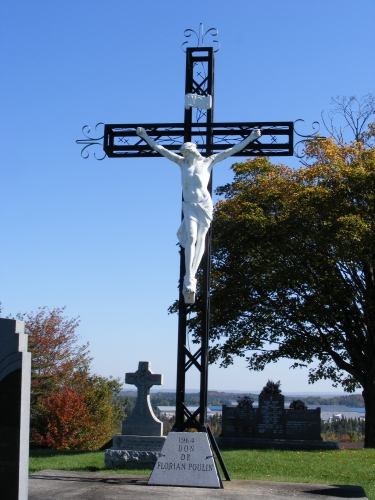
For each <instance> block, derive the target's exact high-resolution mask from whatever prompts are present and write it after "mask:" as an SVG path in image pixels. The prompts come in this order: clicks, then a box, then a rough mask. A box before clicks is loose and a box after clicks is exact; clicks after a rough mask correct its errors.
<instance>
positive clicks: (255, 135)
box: [213, 129, 262, 163]
mask: <svg viewBox="0 0 375 500" xmlns="http://www.w3.org/2000/svg"><path fill="white" fill-rule="evenodd" d="M261 135H262V132H261V131H260V130H259V129H255V130H253V131H252V132H251V134H250V135H249V137H246V139H244V140H243V141H241V142H239V143H238V144H235V145H234V146H233V147H232V148H229V149H226V150H225V151H223V152H222V153H218V154H217V155H216V156H215V159H214V161H213V163H218V162H219V161H223V160H225V159H226V158H229V156H232V155H234V154H236V153H238V152H239V151H242V150H243V149H244V148H245V147H246V146H247V145H248V144H250V142H253V141H255V139H258V138H259V137H260V136H261Z"/></svg>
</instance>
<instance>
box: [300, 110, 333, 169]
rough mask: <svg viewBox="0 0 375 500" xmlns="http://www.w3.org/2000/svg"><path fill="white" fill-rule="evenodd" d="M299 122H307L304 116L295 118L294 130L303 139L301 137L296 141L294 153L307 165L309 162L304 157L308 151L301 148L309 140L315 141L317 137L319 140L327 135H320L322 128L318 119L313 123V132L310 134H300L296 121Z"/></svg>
mask: <svg viewBox="0 0 375 500" xmlns="http://www.w3.org/2000/svg"><path fill="white" fill-rule="evenodd" d="M297 122H302V123H306V122H305V120H303V119H302V118H298V120H295V122H294V124H293V132H294V133H295V134H296V135H298V136H299V137H302V139H300V140H299V141H298V142H296V143H295V145H294V148H293V154H294V156H295V157H296V158H298V159H299V160H300V162H301V163H302V165H304V166H305V167H307V165H308V163H307V162H306V161H305V160H304V158H305V157H306V153H305V151H304V149H302V150H301V148H303V146H304V145H305V144H306V143H307V142H310V141H314V140H316V139H317V140H325V139H326V137H321V136H318V134H319V130H320V123H319V122H318V121H314V122H313V123H312V129H313V132H312V133H310V134H307V135H305V134H300V133H299V132H297V130H296V123H297Z"/></svg>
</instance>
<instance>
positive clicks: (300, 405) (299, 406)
mask: <svg viewBox="0 0 375 500" xmlns="http://www.w3.org/2000/svg"><path fill="white" fill-rule="evenodd" d="M289 408H290V409H291V410H307V406H306V405H305V403H304V401H302V400H301V399H295V400H294V401H292V402H291V403H290V405H289Z"/></svg>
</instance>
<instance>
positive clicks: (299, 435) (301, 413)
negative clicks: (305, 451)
mask: <svg viewBox="0 0 375 500" xmlns="http://www.w3.org/2000/svg"><path fill="white" fill-rule="evenodd" d="M320 425H321V424H320V408H316V409H315V410H292V409H289V410H285V438H286V439H306V440H310V441H311V440H316V441H322V437H321V435H320Z"/></svg>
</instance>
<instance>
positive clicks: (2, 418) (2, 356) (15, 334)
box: [0, 318, 31, 500]
mask: <svg viewBox="0 0 375 500" xmlns="http://www.w3.org/2000/svg"><path fill="white" fill-rule="evenodd" d="M27 340H28V337H27V335H26V334H25V333H24V322H23V321H16V320H13V319H3V318H0V498H3V499H4V500H27V497H28V480H29V471H28V466H29V426H30V380H31V354H30V353H29V352H27Z"/></svg>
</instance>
